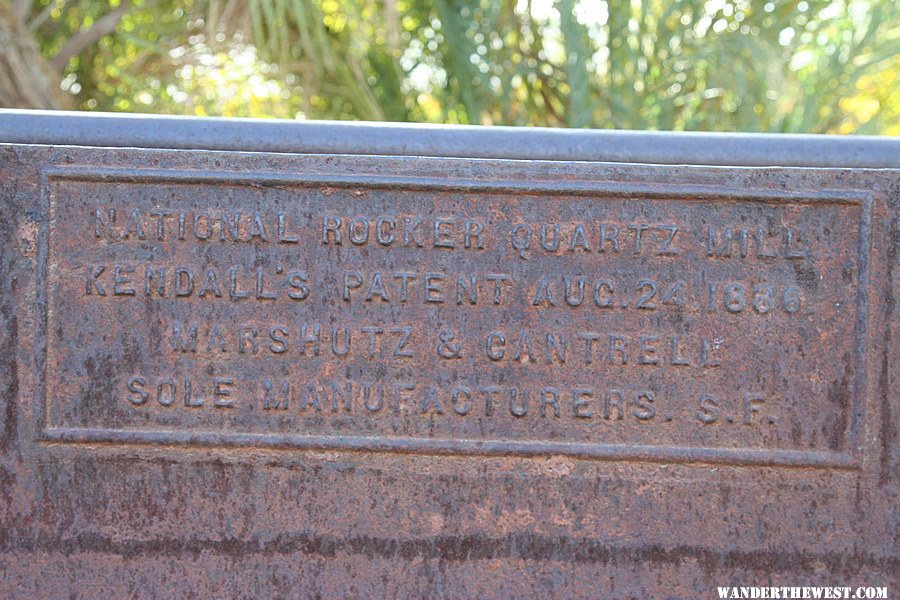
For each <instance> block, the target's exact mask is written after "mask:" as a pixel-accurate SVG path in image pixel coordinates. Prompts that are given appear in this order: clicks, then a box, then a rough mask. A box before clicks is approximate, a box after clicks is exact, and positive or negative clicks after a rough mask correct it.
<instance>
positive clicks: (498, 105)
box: [31, 0, 900, 134]
mask: <svg viewBox="0 0 900 600" xmlns="http://www.w3.org/2000/svg"><path fill="white" fill-rule="evenodd" d="M124 1H126V0H110V1H97V0H93V1H90V0H35V2H34V5H33V14H34V18H33V19H32V21H31V22H32V27H33V29H34V32H35V35H36V37H37V39H38V41H39V43H40V46H41V48H42V51H43V52H44V53H45V54H46V56H47V57H52V56H54V55H55V53H56V52H58V51H59V49H60V48H61V47H62V46H63V45H64V44H65V43H66V41H67V40H68V39H70V38H71V37H72V36H73V35H75V34H76V33H77V32H79V31H83V30H86V29H89V28H90V27H91V24H92V23H94V22H96V21H97V20H98V19H100V18H101V17H102V16H103V15H104V14H106V13H109V12H110V11H111V10H113V9H114V8H115V7H116V6H118V4H119V2H124ZM898 6H900V3H897V2H894V1H892V0H796V1H795V0H790V1H775V0H768V1H767V0H754V1H750V0H668V1H667V0H624V1H623V0H606V1H604V0H555V1H554V0H516V1H506V0H495V1H490V0H481V1H480V2H479V1H466V0H379V1H377V2H367V1H362V0H188V1H187V2H175V1H170V0H133V4H132V5H130V8H129V10H128V11H127V12H126V13H125V15H124V17H123V18H122V20H121V21H120V22H119V24H118V26H117V27H116V28H115V30H114V31H113V32H112V33H111V34H109V35H105V36H103V37H102V38H100V39H99V41H97V43H95V44H93V45H92V46H91V47H89V48H87V49H86V50H84V51H82V52H80V53H79V54H78V55H76V56H74V57H72V58H71V59H70V61H69V64H68V66H67V67H66V69H65V73H64V80H63V87H64V88H65V89H68V90H69V91H70V92H71V93H73V94H74V95H75V96H76V97H77V102H78V103H79V104H80V106H81V107H82V108H84V109H88V110H108V111H136V112H158V113H172V114H197V115H206V114H211V115H222V116H251V117H288V118H293V117H305V118H310V119H366V120H391V121H423V122H440V123H475V124H502V125H546V126H568V127H598V128H627V129H671V130H682V129H684V130H715V131H772V132H832V133H888V134H898V133H900V20H898Z"/></svg>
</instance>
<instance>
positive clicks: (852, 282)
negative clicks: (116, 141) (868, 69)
mask: <svg viewBox="0 0 900 600" xmlns="http://www.w3.org/2000/svg"><path fill="white" fill-rule="evenodd" d="M204 123H205V122H204ZM246 127H247V128H248V132H250V133H252V129H253V126H252V125H246ZM395 133H396V132H395ZM407 134H408V135H412V133H410V132H407ZM510 135H512V134H510ZM523 135H525V134H523ZM673 139H675V138H673ZM771 139H772V144H774V145H775V146H777V144H778V138H771ZM710 143H711V144H712V143H714V142H713V141H710ZM835 143H837V142H835ZM860 143H862V142H860ZM871 147H872V148H873V152H875V151H876V150H878V149H879V148H880V149H882V150H883V149H884V144H878V143H876V142H874V141H873V142H871ZM250 149H252V148H250ZM776 149H777V148H776ZM707 150H708V149H707ZM543 151H544V152H545V153H546V151H547V149H546V148H544V149H543ZM773 151H774V150H773ZM878 157H879V158H878V160H879V161H881V162H878V164H879V165H882V163H883V162H884V160H886V159H885V154H884V152H881V153H880V154H879V155H878ZM801 158H802V163H803V164H808V163H809V162H810V161H811V160H813V159H814V157H813V156H805V157H799V158H798V162H800V161H801ZM829 160H830V161H832V162H833V161H834V160H836V159H835V157H834V156H832V157H831V158H830V159H829ZM860 160H861V159H859V157H856V158H854V159H853V161H852V164H853V165H855V166H856V167H860V166H863V167H864V166H865V164H864V161H863V162H862V163H860ZM685 161H686V162H690V156H686V157H685ZM735 162H740V161H739V160H737V159H736V160H735ZM848 164H850V163H849V162H848ZM882 166H883V165H882ZM897 173H898V171H897V170H896V169H889V168H880V169H866V168H837V167H830V168H820V169H816V168H790V167H784V166H783V167H779V168H767V167H709V166H702V165H694V166H689V165H687V166H663V165H641V164H612V163H601V162H562V161H534V160H503V159H502V158H497V159H490V158H488V159H466V158H441V157H421V156H420V157H410V156H360V155H355V156H354V155H322V154H306V155H301V154H294V155H292V154H276V153H260V152H256V153H239V152H220V151H208V150H207V151H197V150H150V149H139V148H127V149H114V148H75V147H64V146H60V147H52V146H25V145H5V146H0V198H2V199H3V202H2V204H0V209H2V211H3V212H2V214H0V227H2V231H3V235H2V237H0V244H2V257H3V261H2V263H0V277H2V281H3V285H4V286H5V287H4V288H3V289H4V291H3V294H2V296H0V319H2V322H3V324H4V327H3V329H2V333H3V338H2V342H3V350H2V356H3V357H4V361H3V363H2V366H0V368H2V371H0V373H2V377H0V383H2V386H3V388H2V393H0V425H2V426H0V595H3V596H4V597H7V596H9V597H33V596H39V597H57V596H67V595H70V594H74V595H75V596H84V597H95V596H100V595H104V594H105V595H111V596H115V597H160V596H166V597H184V596H191V595H194V596H227V597H232V596H233V597H248V598H251V597H260V596H274V597H281V596H284V597H296V596H300V597H315V596H326V597H335V596H348V597H500V598H508V597H541V596H547V595H548V594H549V595H560V596H566V597H648V596H654V597H673V596H674V597H696V596H701V597H715V594H716V593H717V592H716V589H715V588H716V587H717V586H722V585H829V586H838V585H849V586H882V587H887V588H888V589H889V590H891V593H893V592H894V591H895V590H894V588H895V587H896V586H897V583H898V580H897V573H898V572H900V563H898V550H897V548H898V544H897V537H896V535H897V533H896V532H897V527H898V518H897V507H898V506H900V503H898V502H897V498H898V488H897V472H898V464H900V463H898V450H897V448H898V446H897V442H896V433H895V432H896V425H895V424H894V419H895V418H896V417H895V415H897V414H898V411H900V407H898V402H900V394H898V388H897V381H896V375H895V371H896V368H895V365H896V359H897V353H898V346H897V341H896V339H897V336H896V335H893V327H894V326H895V324H896V322H897V321H896V319H897V313H896V303H895V289H896V281H897V279H896V278H897V275H896V269H897V265H898V259H897V256H898V254H897V244H898V239H900V234H898V229H897V227H898V225H897V222H898V221H897V197H898V181H900V180H898V176H897ZM98 586H99V588H102V591H98V590H99V588H98Z"/></svg>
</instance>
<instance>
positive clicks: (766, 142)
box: [0, 109, 900, 169]
mask: <svg viewBox="0 0 900 600" xmlns="http://www.w3.org/2000/svg"><path fill="white" fill-rule="evenodd" d="M0 139H2V140H3V141H4V142H11V143H20V144H55V145H66V146H102V147H112V148H132V147H139V148H163V149H173V148H178V149H183V150H236V151H241V152H289V153H301V152H302V153H315V154H362V155H399V156H437V157H447V156H451V157H461V158H502V159H524V160H552V161H603V162H627V163H644V164H647V163H651V164H674V165H680V164H693V165H725V166H748V167H749V166H763V167H768V166H785V167H804V166H805V167H842V168H850V167H862V168H893V169H896V168H900V139H897V138H896V137H894V138H891V137H875V136H846V135H845V136H837V135H797V134H788V135H785V134H778V135H773V134H759V133H692V132H678V133H672V132H667V131H623V130H618V131H611V130H586V129H551V128H545V127H496V126H492V127H479V126H469V125H466V126H460V125H431V124H418V123H416V124H412V123H360V122H348V121H332V122H326V121H285V120H267V119H253V120H249V119H223V118H207V117H181V116H160V115H141V114H128V113H72V112H65V111H33V110H9V109H7V110H4V109H0Z"/></svg>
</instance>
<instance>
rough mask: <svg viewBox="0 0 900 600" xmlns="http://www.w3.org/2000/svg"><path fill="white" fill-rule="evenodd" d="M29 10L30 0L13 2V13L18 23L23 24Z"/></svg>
mask: <svg viewBox="0 0 900 600" xmlns="http://www.w3.org/2000/svg"><path fill="white" fill-rule="evenodd" d="M30 12H31V0H15V2H14V3H13V14H14V15H15V17H16V19H17V20H18V21H19V25H25V20H26V19H28V14H29V13H30ZM23 29H24V27H23Z"/></svg>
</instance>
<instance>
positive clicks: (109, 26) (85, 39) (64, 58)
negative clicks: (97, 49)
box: [50, 0, 131, 71]
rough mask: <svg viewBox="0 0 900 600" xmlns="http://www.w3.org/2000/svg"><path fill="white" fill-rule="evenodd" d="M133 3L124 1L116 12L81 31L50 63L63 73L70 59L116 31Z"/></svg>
mask: <svg viewBox="0 0 900 600" xmlns="http://www.w3.org/2000/svg"><path fill="white" fill-rule="evenodd" d="M130 5H131V3H130V2H129V0H122V2H120V3H119V6H117V7H116V9H115V10H114V11H112V12H111V13H108V14H106V15H104V16H102V17H101V18H99V19H97V20H96V21H95V22H94V24H93V25H92V26H91V27H90V28H88V29H85V30H84V31H79V32H78V33H76V34H75V35H73V36H72V39H70V40H69V41H68V42H66V45H65V46H63V47H62V50H60V51H59V52H58V53H57V55H56V56H54V57H53V59H52V60H51V61H50V64H52V65H53V66H54V67H55V68H56V69H57V70H59V71H63V70H64V69H65V68H66V65H68V64H69V59H71V58H72V57H73V56H75V55H77V54H79V53H80V52H81V51H82V50H84V49H85V48H87V47H88V46H90V45H91V44H94V43H96V42H97V40H99V39H100V38H102V37H103V36H104V35H107V34H109V33H112V32H113V31H115V29H116V27H117V26H118V25H119V21H121V20H122V17H123V16H124V15H125V13H126V12H128V9H129V8H130Z"/></svg>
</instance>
